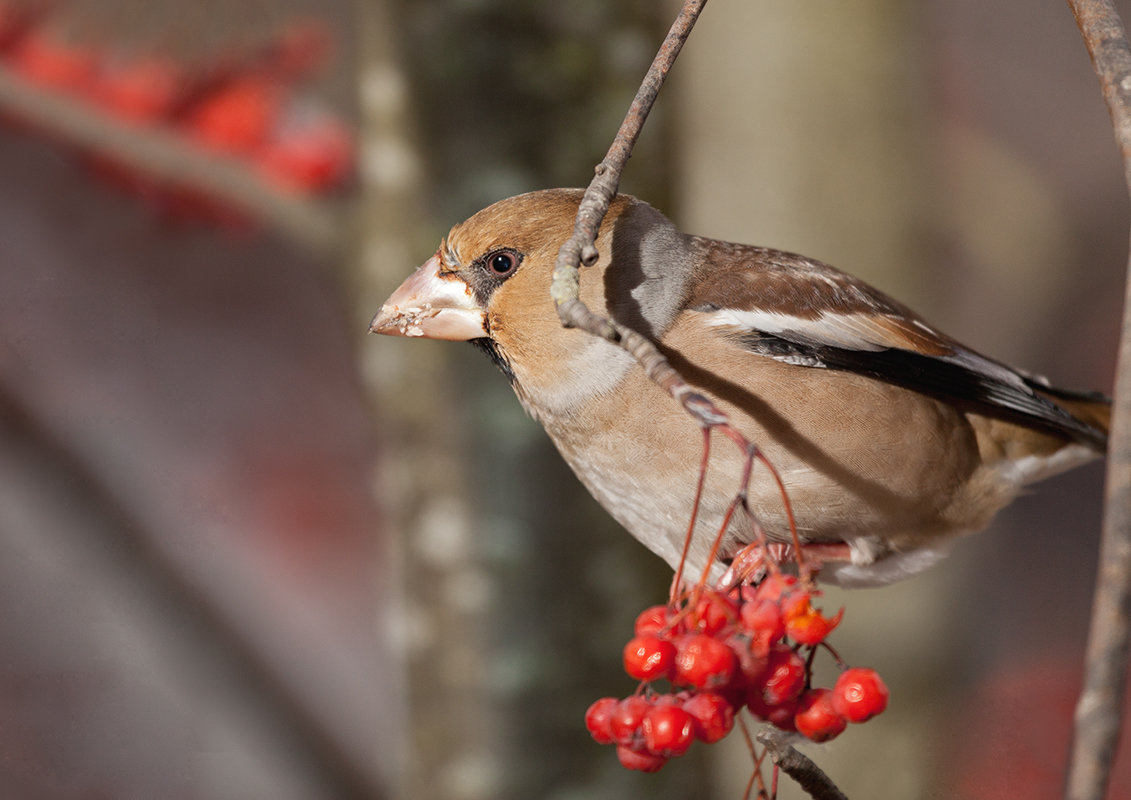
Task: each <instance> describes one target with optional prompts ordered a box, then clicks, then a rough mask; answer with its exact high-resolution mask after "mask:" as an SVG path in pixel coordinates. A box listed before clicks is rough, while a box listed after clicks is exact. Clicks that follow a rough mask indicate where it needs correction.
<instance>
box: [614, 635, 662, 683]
mask: <svg viewBox="0 0 1131 800" xmlns="http://www.w3.org/2000/svg"><path fill="white" fill-rule="evenodd" d="M674 664H675V645H674V644H672V643H671V642H669V641H668V640H667V639H662V638H660V637H659V636H636V637H634V638H632V639H629V640H628V644H626V645H625V646H624V671H625V672H627V673H628V674H629V676H630V677H633V678H636V679H637V680H638V681H654V680H658V679H660V678H666V677H667V676H668V674H669V673H670V672H671V670H672V666H673V665H674Z"/></svg>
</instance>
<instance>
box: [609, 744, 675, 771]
mask: <svg viewBox="0 0 1131 800" xmlns="http://www.w3.org/2000/svg"><path fill="white" fill-rule="evenodd" d="M617 758H618V759H619V760H620V763H621V766H622V767H624V768H625V769H634V770H636V771H637V772H656V771H657V770H659V769H660V768H662V767H663V766H664V764H666V763H668V760H667V758H665V757H664V756H657V755H654V754H652V753H648V752H645V751H643V750H635V749H633V748H631V747H628V746H626V745H623V744H620V745H617Z"/></svg>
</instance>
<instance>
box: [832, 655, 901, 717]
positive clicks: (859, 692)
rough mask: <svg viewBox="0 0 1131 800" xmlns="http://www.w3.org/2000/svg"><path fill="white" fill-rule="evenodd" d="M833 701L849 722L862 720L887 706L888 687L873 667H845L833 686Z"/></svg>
mask: <svg viewBox="0 0 1131 800" xmlns="http://www.w3.org/2000/svg"><path fill="white" fill-rule="evenodd" d="M833 703H834V704H835V706H836V710H837V712H839V713H840V714H841V715H842V716H844V718H845V719H847V720H848V721H849V722H864V721H865V720H869V719H871V718H872V717H874V716H876V715H877V714H879V713H880V712H881V711H883V710H884V709H885V708H887V707H888V687H887V686H886V685H884V682H883V681H882V680H881V679H880V676H879V675H878V674H877V673H876V671H875V670H874V669H868V668H866V667H854V668H853V669H847V670H845V671H844V672H842V673H841V674H840V677H839V678H837V679H836V685H835V686H833Z"/></svg>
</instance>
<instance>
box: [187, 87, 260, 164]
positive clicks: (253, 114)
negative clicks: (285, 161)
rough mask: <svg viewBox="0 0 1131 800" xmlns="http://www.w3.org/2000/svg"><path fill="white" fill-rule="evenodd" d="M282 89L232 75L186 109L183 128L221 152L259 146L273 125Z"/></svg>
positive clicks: (238, 150)
mask: <svg viewBox="0 0 1131 800" xmlns="http://www.w3.org/2000/svg"><path fill="white" fill-rule="evenodd" d="M281 103H282V92H281V90H280V87H279V86H278V85H276V84H275V83H274V82H273V81H270V80H268V79H265V78H260V77H255V76H247V77H241V78H236V79H234V80H232V81H231V82H229V83H227V84H225V85H223V86H221V87H220V88H218V89H216V90H215V91H213V92H212V93H210V94H208V95H206V96H205V97H203V98H201V99H200V100H199V101H198V102H197V104H196V105H195V106H194V107H193V108H192V109H191V110H190V111H189V112H188V113H187V115H186V118H185V120H184V128H185V131H186V132H187V133H188V135H189V136H191V137H192V138H193V139H194V140H195V141H196V142H197V143H199V144H202V145H204V146H205V147H209V148H212V149H214V150H219V151H221V152H225V153H242V152H246V151H249V150H252V149H254V148H258V147H261V146H262V145H263V144H264V142H266V141H267V137H268V135H269V134H270V133H271V131H272V130H273V129H274V127H275V123H276V121H277V120H278V117H279V112H280V110H281Z"/></svg>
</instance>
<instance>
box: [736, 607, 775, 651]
mask: <svg viewBox="0 0 1131 800" xmlns="http://www.w3.org/2000/svg"><path fill="white" fill-rule="evenodd" d="M739 618H740V620H741V622H742V627H743V629H744V630H746V631H747V632H748V633H749V634H750V635H751V636H752V637H755V636H756V637H757V638H758V639H759V640H760V641H764V642H767V643H770V642H776V641H779V640H780V639H781V638H782V637H783V636H785V620H784V619H782V615H781V606H780V605H778V604H777V603H776V602H775V601H772V600H755V601H753V602H751V603H747V604H746V605H744V606H743V607H742V611H741V612H739Z"/></svg>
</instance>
